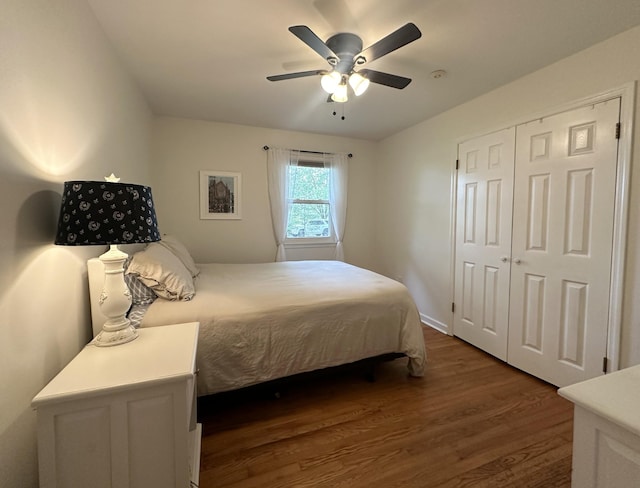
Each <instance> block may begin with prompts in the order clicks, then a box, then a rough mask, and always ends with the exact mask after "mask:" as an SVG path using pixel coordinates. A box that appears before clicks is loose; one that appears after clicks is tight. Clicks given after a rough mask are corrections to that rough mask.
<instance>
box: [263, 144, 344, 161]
mask: <svg viewBox="0 0 640 488" xmlns="http://www.w3.org/2000/svg"><path fill="white" fill-rule="evenodd" d="M262 149H264V150H265V151H267V150H268V149H269V146H262ZM295 150H296V151H299V152H301V153H307V154H331V153H323V152H320V151H304V150H302V149H295ZM347 156H348V157H350V158H352V157H353V154H351V153H349V154H347Z"/></svg>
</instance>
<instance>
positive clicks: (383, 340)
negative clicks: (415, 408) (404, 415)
mask: <svg viewBox="0 0 640 488" xmlns="http://www.w3.org/2000/svg"><path fill="white" fill-rule="evenodd" d="M198 266H199V267H200V269H201V273H200V275H199V276H198V277H197V278H196V296H195V297H194V298H193V300H191V301H189V302H171V301H166V300H162V299H158V300H156V301H155V302H154V303H153V305H151V307H150V308H149V310H148V311H147V313H146V315H145V317H144V319H143V321H142V324H141V326H142V327H152V326H157V325H166V324H175V323H183V322H195V321H198V322H200V337H199V344H198V355H197V362H198V367H199V368H200V374H199V376H198V393H199V394H200V395H207V394H211V393H216V392H220V391H225V390H232V389H236V388H240V387H243V386H248V385H252V384H256V383H261V382H264V381H268V380H272V379H276V378H281V377H284V376H289V375H293V374H297V373H301V372H305V371H311V370H315V369H320V368H325V367H329V366H336V365H340V364H346V363H350V362H353V361H357V360H360V359H364V358H368V357H372V356H376V355H380V354H386V353H392V352H401V353H404V354H406V355H407V356H408V357H409V363H408V367H409V373H410V374H411V375H414V376H422V374H423V370H424V364H425V359H426V352H425V346H424V338H423V335H422V325H421V323H420V319H419V315H418V311H417V309H416V306H415V304H414V302H413V300H412V299H411V296H410V295H409V292H408V290H407V289H406V287H405V286H404V285H402V284H401V283H398V282H396V281H393V280H391V279H389V278H385V277H384V276H381V275H379V274H376V273H373V272H371V271H367V270H365V269H361V268H358V267H355V266H351V265H349V264H345V263H343V262H339V261H289V262H281V263H264V264H201V265H198Z"/></svg>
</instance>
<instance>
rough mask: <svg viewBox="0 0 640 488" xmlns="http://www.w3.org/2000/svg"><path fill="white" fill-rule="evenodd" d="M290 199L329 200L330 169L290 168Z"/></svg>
mask: <svg viewBox="0 0 640 488" xmlns="http://www.w3.org/2000/svg"><path fill="white" fill-rule="evenodd" d="M289 191H290V192H291V193H290V195H289V198H291V199H292V200H329V168H324V167H323V168H318V167H309V166H289Z"/></svg>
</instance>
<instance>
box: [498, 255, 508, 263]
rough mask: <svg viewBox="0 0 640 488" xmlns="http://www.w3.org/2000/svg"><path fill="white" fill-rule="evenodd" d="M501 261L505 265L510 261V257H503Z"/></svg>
mask: <svg viewBox="0 0 640 488" xmlns="http://www.w3.org/2000/svg"><path fill="white" fill-rule="evenodd" d="M500 261H502V262H503V263H506V262H507V261H509V257H508V256H502V257H501V258H500Z"/></svg>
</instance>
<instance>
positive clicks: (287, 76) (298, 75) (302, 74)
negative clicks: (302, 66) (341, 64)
mask: <svg viewBox="0 0 640 488" xmlns="http://www.w3.org/2000/svg"><path fill="white" fill-rule="evenodd" d="M325 73H326V71H325V70H323V69H315V70H312V71H298V72H297V73H285V74H283V75H273V76H267V80H269V81H281V80H292V79H294V78H304V77H305V76H315V75H323V74H325Z"/></svg>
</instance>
